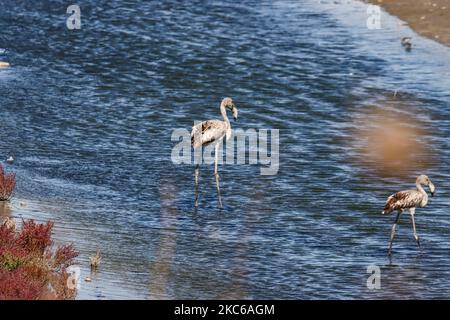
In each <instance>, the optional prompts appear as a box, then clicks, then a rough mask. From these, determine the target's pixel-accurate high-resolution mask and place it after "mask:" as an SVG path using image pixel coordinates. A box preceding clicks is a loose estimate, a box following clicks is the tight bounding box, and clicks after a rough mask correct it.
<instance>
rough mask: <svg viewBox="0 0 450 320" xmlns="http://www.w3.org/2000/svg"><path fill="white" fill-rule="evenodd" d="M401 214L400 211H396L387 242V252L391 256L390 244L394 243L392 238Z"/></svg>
mask: <svg viewBox="0 0 450 320" xmlns="http://www.w3.org/2000/svg"><path fill="white" fill-rule="evenodd" d="M401 214H402V211H401V210H398V213H397V217H396V218H395V222H394V224H393V225H392V230H391V241H390V242H389V250H388V254H389V255H391V254H392V242H393V241H394V237H395V229H396V228H397V223H398V221H399V220H400V216H401Z"/></svg>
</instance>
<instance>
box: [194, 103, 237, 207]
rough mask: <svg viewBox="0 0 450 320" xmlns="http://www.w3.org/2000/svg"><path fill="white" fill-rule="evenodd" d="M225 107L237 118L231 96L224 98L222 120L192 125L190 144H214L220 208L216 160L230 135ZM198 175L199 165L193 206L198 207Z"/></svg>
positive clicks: (220, 204)
mask: <svg viewBox="0 0 450 320" xmlns="http://www.w3.org/2000/svg"><path fill="white" fill-rule="evenodd" d="M226 109H230V110H231V112H233V117H234V120H237V116H238V110H237V108H236V106H235V105H234V103H233V100H232V99H231V98H224V99H223V100H222V103H221V104H220V113H221V114H222V117H223V121H222V120H206V121H203V122H201V123H199V124H197V125H195V126H193V127H192V132H191V144H192V146H193V147H194V149H196V148H198V147H202V146H206V145H209V144H214V145H215V161H214V175H215V176H216V187H217V194H218V197H219V207H220V208H222V198H221V196H220V186H219V172H218V170H217V162H218V159H219V147H220V144H221V143H222V141H223V138H224V137H225V139H226V140H228V139H230V137H231V125H230V120H228V117H227V111H226ZM199 175H200V165H199V164H197V165H196V166H195V206H196V207H198V180H199Z"/></svg>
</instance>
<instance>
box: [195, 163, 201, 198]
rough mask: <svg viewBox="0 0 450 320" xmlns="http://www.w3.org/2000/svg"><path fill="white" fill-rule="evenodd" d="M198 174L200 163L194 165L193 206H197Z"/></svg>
mask: <svg viewBox="0 0 450 320" xmlns="http://www.w3.org/2000/svg"><path fill="white" fill-rule="evenodd" d="M199 176H200V165H199V164H197V165H196V166H195V206H196V207H198V179H199Z"/></svg>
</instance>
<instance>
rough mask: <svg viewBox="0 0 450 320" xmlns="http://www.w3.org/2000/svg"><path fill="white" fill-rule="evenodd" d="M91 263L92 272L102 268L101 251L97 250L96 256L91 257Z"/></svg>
mask: <svg viewBox="0 0 450 320" xmlns="http://www.w3.org/2000/svg"><path fill="white" fill-rule="evenodd" d="M89 262H90V266H91V270H93V271H96V270H97V269H98V267H99V266H100V262H102V256H101V255H100V250H97V253H96V255H95V256H92V257H89Z"/></svg>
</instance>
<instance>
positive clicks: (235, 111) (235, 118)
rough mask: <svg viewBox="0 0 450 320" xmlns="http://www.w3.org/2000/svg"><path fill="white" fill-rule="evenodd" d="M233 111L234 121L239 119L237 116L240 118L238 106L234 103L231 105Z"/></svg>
mask: <svg viewBox="0 0 450 320" xmlns="http://www.w3.org/2000/svg"><path fill="white" fill-rule="evenodd" d="M231 111H232V112H233V118H234V121H237V118H238V110H237V108H236V106H235V105H234V104H233V105H232V106H231Z"/></svg>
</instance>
